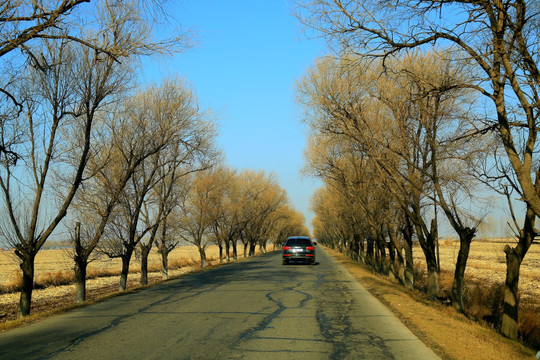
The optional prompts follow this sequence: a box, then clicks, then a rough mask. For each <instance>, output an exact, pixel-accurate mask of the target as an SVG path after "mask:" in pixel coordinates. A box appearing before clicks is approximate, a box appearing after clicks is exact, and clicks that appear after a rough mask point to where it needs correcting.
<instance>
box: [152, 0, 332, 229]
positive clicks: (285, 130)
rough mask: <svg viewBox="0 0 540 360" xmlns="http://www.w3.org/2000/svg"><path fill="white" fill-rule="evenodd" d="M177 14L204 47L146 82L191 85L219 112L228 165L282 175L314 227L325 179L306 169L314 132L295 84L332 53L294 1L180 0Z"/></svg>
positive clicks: (158, 67) (157, 65)
mask: <svg viewBox="0 0 540 360" xmlns="http://www.w3.org/2000/svg"><path fill="white" fill-rule="evenodd" d="M171 11H173V16H174V17H175V18H176V20H177V21H179V22H180V23H181V24H182V26H183V28H184V29H185V30H191V31H193V32H194V33H195V35H196V42H197V44H196V46H195V47H194V48H192V49H190V50H189V51H188V52H186V53H182V54H179V55H175V56H174V57H173V58H167V59H165V60H157V61H156V62H154V63H152V64H150V65H148V66H147V68H146V70H145V73H144V75H143V79H144V80H145V81H159V80H160V79H161V78H163V77H166V76H171V75H173V76H182V77H184V78H185V79H186V80H187V81H188V82H189V83H191V85H192V86H193V88H194V89H195V91H196V92H197V95H198V98H199V101H200V103H201V105H202V106H203V107H204V108H207V109H210V110H212V111H213V112H215V113H217V120H218V124H219V136H218V139H217V141H218V145H219V146H220V147H221V148H222V149H223V151H224V154H225V158H226V162H227V164H229V165H230V166H232V167H234V168H236V169H239V170H241V169H244V168H249V169H262V170H265V171H268V172H270V171H272V172H275V173H276V174H277V175H278V176H279V180H280V183H281V186H282V187H283V188H284V189H285V190H286V191H287V193H288V195H289V197H290V199H291V202H292V205H293V207H294V208H296V209H297V210H299V211H301V212H302V213H303V214H304V216H305V217H306V225H308V226H311V219H312V218H313V214H312V213H311V212H310V210H309V200H310V196H311V194H312V193H313V191H314V190H315V189H316V188H317V187H318V183H317V182H316V181H315V180H314V179H311V178H306V177H303V176H302V175H301V174H300V173H299V171H300V169H301V167H302V164H303V149H304V147H305V143H306V135H305V131H304V129H303V125H302V124H301V121H300V119H301V116H302V110H301V109H300V108H299V107H298V106H297V105H296V104H295V103H294V93H295V81H296V80H298V79H300V77H301V76H302V74H303V73H304V72H305V71H306V70H307V68H308V67H309V66H311V64H312V63H313V61H314V60H315V59H316V58H317V57H319V56H322V55H324V54H325V52H326V50H325V47H324V44H323V42H322V41H316V40H306V39H304V37H303V35H302V33H301V31H300V24H299V23H298V21H297V20H296V18H294V17H293V16H292V15H291V10H290V8H289V6H288V2H287V1H286V0H265V1H258V0H256V1H253V0H252V1H248V0H227V1H225V0H198V1H196V0H179V1H178V3H177V4H176V7H175V8H174V9H172V10H171Z"/></svg>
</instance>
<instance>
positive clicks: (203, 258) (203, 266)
mask: <svg viewBox="0 0 540 360" xmlns="http://www.w3.org/2000/svg"><path fill="white" fill-rule="evenodd" d="M199 255H200V256H201V269H203V270H204V269H206V266H207V262H206V251H205V249H204V248H202V247H200V248H199Z"/></svg>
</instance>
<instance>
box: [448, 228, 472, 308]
mask: <svg viewBox="0 0 540 360" xmlns="http://www.w3.org/2000/svg"><path fill="white" fill-rule="evenodd" d="M475 233H476V230H475V229H471V228H465V229H463V230H462V231H460V234H459V242H460V246H459V252H458V257H457V262H456V269H455V272H454V281H453V283H452V307H453V308H454V309H456V310H457V311H459V312H464V311H465V307H464V306H463V279H464V277H465V268H466V267H467V259H468V258H469V250H470V248H471V241H472V239H473V238H474V235H475Z"/></svg>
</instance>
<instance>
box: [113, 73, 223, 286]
mask: <svg viewBox="0 0 540 360" xmlns="http://www.w3.org/2000/svg"><path fill="white" fill-rule="evenodd" d="M127 106H128V107H126V108H125V114H123V116H125V119H124V120H125V121H123V123H122V124H123V126H121V127H120V128H119V129H118V130H119V131H118V132H117V134H118V139H117V142H116V146H117V149H118V152H119V153H121V154H122V157H121V158H122V162H123V163H125V164H130V163H132V162H133V160H134V159H133V157H134V156H136V155H137V153H148V154H149V155H148V156H147V157H145V158H144V160H143V161H142V162H141V163H140V165H139V167H138V168H137V170H136V171H135V172H134V173H133V175H132V177H131V179H130V182H129V186H128V187H125V188H124V191H123V194H122V197H121V199H122V200H121V202H120V207H119V209H118V210H120V211H119V212H118V213H117V214H116V217H115V221H112V222H111V225H110V230H111V233H110V235H111V236H112V237H111V236H109V239H108V242H107V243H105V244H103V245H106V246H104V247H105V248H104V249H103V251H104V252H106V253H107V255H109V256H111V257H120V258H121V259H122V275H121V281H120V289H121V290H125V287H126V281H127V276H128V271H129V262H130V260H131V256H132V254H133V251H134V250H135V248H136V246H137V245H138V244H139V243H140V242H141V241H142V239H143V238H144V236H145V235H146V234H147V233H148V232H150V231H152V230H153V234H152V235H153V236H154V237H155V234H156V232H157V227H158V226H159V224H160V222H161V221H162V219H163V216H164V213H163V211H160V210H159V209H158V210H157V213H158V215H159V216H157V217H156V218H154V221H149V219H150V216H151V214H149V213H147V214H146V218H147V220H148V221H147V222H146V224H145V223H144V222H143V221H141V216H142V215H143V209H144V204H145V203H146V202H147V201H148V197H149V195H150V194H151V191H152V190H153V189H155V188H156V186H158V184H159V183H160V182H162V181H163V180H164V179H165V177H166V175H167V174H168V171H160V170H163V167H168V168H169V170H172V169H174V168H175V167H178V166H180V165H182V164H183V165H188V164H191V165H192V167H191V168H189V167H186V169H188V172H189V171H195V170H197V169H200V167H201V166H202V167H203V168H205V167H208V166H210V165H206V164H207V162H206V161H202V162H201V161H199V160H200V159H212V158H213V156H214V155H213V154H215V151H214V148H213V138H214V134H215V132H214V126H213V123H212V122H211V121H209V120H206V119H205V118H204V114H202V113H201V112H200V111H199V108H198V105H197V102H196V100H195V98H194V95H193V93H192V91H191V90H190V89H188V88H187V87H186V86H185V84H184V83H183V82H181V81H179V80H171V81H165V82H164V83H163V84H162V85H160V86H153V87H149V88H148V89H146V90H145V91H144V92H143V93H141V94H139V95H137V96H135V97H133V99H132V100H131V101H130V102H129V103H128V105H127ZM136 134H145V136H144V140H142V141H141V139H138V137H137V135H136ZM133 148H135V149H137V151H133V150H132V149H133ZM170 152H172V153H173V154H175V156H173V157H170V156H168V155H170V154H171V153H170ZM179 161H180V163H179ZM123 163H121V164H114V165H115V166H123ZM162 209H163V208H162ZM160 212H161V214H160ZM152 242H153V239H152ZM146 255H147V254H146Z"/></svg>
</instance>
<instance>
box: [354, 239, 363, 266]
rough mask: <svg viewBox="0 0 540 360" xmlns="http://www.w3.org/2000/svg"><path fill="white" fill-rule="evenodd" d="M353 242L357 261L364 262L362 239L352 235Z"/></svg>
mask: <svg viewBox="0 0 540 360" xmlns="http://www.w3.org/2000/svg"><path fill="white" fill-rule="evenodd" d="M353 241H354V243H355V249H356V254H357V259H358V260H357V261H358V262H361V263H363V262H364V239H362V237H361V236H360V235H358V234H356V233H355V234H353Z"/></svg>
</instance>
